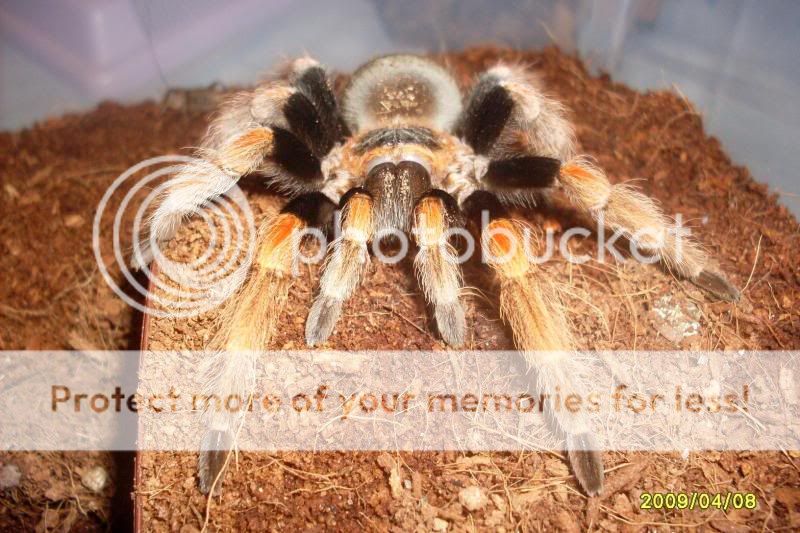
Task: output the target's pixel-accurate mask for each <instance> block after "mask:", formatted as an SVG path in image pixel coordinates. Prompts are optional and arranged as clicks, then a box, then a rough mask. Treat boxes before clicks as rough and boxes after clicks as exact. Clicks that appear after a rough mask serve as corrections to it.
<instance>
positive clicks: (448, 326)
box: [412, 189, 467, 348]
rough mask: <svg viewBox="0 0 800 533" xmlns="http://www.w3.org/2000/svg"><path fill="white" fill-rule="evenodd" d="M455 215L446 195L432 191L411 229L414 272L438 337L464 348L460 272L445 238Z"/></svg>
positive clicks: (455, 209) (416, 212)
mask: <svg viewBox="0 0 800 533" xmlns="http://www.w3.org/2000/svg"><path fill="white" fill-rule="evenodd" d="M457 213H458V206H457V205H456V204H455V200H454V199H453V198H452V197H451V196H450V195H449V194H447V193H446V192H444V191H441V190H438V189H437V190H433V191H431V192H429V193H427V194H425V195H424V196H423V197H422V198H421V199H420V200H419V202H417V206H416V208H415V209H414V227H413V229H412V232H413V234H414V238H415V239H416V242H417V245H418V246H419V252H418V253H417V256H416V258H415V259H414V270H415V271H416V273H417V278H418V279H419V283H420V285H421V286H422V290H423V292H424V293H425V298H426V299H427V300H428V302H430V304H431V305H433V306H434V314H435V316H436V325H437V326H438V328H439V333H440V334H441V335H442V338H443V339H444V341H445V342H446V343H447V344H449V345H450V346H453V347H455V348H457V347H459V346H461V345H462V344H464V338H465V335H466V327H467V326H466V319H465V317H464V308H463V307H462V305H461V301H460V300H459V291H460V289H461V268H460V267H459V265H458V259H457V257H458V256H457V254H456V251H455V250H454V249H453V247H452V246H451V245H450V243H448V242H447V237H448V235H447V234H446V232H447V230H448V229H449V228H450V226H451V225H452V224H453V222H454V219H455V218H456V216H457Z"/></svg>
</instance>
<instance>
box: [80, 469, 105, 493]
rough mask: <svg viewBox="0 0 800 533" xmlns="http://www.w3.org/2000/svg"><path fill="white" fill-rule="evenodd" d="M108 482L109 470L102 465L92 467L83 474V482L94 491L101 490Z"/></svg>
mask: <svg viewBox="0 0 800 533" xmlns="http://www.w3.org/2000/svg"><path fill="white" fill-rule="evenodd" d="M107 483H108V472H106V469H105V468H103V467H102V466H95V467H94V468H90V469H89V470H87V471H86V472H84V474H83V475H82V476H81V484H83V486H84V487H86V488H87V489H89V490H90V491H92V492H100V491H102V490H103V489H104V488H105V487H106V484H107Z"/></svg>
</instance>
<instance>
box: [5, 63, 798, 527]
mask: <svg viewBox="0 0 800 533" xmlns="http://www.w3.org/2000/svg"><path fill="white" fill-rule="evenodd" d="M445 59H446V60H447V61H448V63H450V65H451V66H452V67H453V69H454V70H455V72H457V73H458V75H459V77H460V79H461V81H462V82H464V83H467V82H468V80H469V79H471V77H472V76H473V75H474V73H475V72H477V71H479V70H481V69H482V68H484V67H486V66H489V65H490V64H492V63H493V62H495V61H497V60H498V59H505V60H512V61H523V62H525V63H529V64H531V65H532V66H534V67H535V68H536V69H538V70H539V71H540V72H541V73H542V75H543V79H544V81H545V83H546V86H547V88H548V90H549V91H550V92H551V93H552V94H553V95H555V96H556V97H558V98H559V99H561V100H562V101H564V103H565V104H567V106H568V107H569V108H570V109H571V111H572V114H573V119H574V121H575V123H576V125H577V131H578V137H579V141H580V144H581V147H582V151H584V152H586V153H588V154H590V155H592V156H594V157H596V158H597V160H598V163H599V164H600V165H601V166H602V167H603V168H605V169H606V170H607V171H608V173H609V175H610V176H611V178H612V180H614V181H626V180H631V179H637V180H640V181H638V182H637V183H638V185H639V186H640V187H641V188H642V189H643V190H644V191H645V192H646V193H648V194H651V195H652V196H654V197H655V198H657V199H658V200H660V201H661V202H662V204H663V205H664V207H665V210H666V211H667V212H668V213H682V214H683V216H684V219H686V220H691V221H693V222H694V225H695V227H694V230H695V234H696V235H697V236H698V237H699V238H700V239H701V240H702V242H703V243H704V244H705V245H706V246H707V247H708V249H709V250H710V251H712V252H713V255H714V257H715V258H716V259H717V260H718V261H719V264H720V266H721V268H722V270H724V271H725V272H726V273H728V274H729V276H730V279H731V281H732V282H733V283H734V284H735V285H737V286H738V287H740V288H745V290H744V295H743V299H742V301H741V302H740V303H739V304H738V305H732V304H727V303H721V302H710V301H708V300H707V299H705V298H704V296H703V295H702V294H701V293H700V292H699V291H698V290H697V289H695V288H694V287H692V286H691V285H688V284H686V283H681V282H678V281H676V280H674V279H672V278H671V277H670V276H668V275H666V274H664V273H662V272H661V271H659V270H657V269H655V268H652V267H651V268H647V267H642V266H639V265H633V264H627V263H626V264H622V265H601V264H599V263H588V264H586V265H583V266H573V267H572V268H568V265H566V264H564V263H561V262H556V263H554V264H552V265H548V266H547V271H548V274H550V275H553V276H555V277H557V278H559V279H561V280H562V281H565V282H568V283H569V284H570V287H571V291H570V294H569V295H568V302H567V303H568V308H569V309H570V311H571V319H572V321H573V323H574V326H575V330H576V332H577V337H578V340H579V344H580V347H581V348H587V349H633V348H636V349H674V348H675V347H676V345H675V344H674V343H673V342H672V341H670V340H668V339H667V338H665V337H664V336H663V335H660V334H659V332H658V331H659V325H658V324H657V319H656V317H655V316H654V315H653V313H652V311H651V310H652V308H653V302H654V301H656V300H657V299H659V298H660V297H662V296H664V295H668V294H671V295H673V297H674V298H675V299H676V300H677V301H678V302H680V303H688V302H695V303H696V304H697V305H698V306H699V309H700V311H701V324H702V327H701V330H700V334H699V335H695V336H692V337H687V338H686V339H685V340H684V341H683V342H682V343H681V344H680V347H681V348H683V349H736V348H745V349H797V348H798V346H800V317H798V312H797V311H798V306H800V303H799V302H800V272H799V271H798V267H797V264H798V259H799V258H800V243H799V242H798V235H799V234H800V232H799V231H798V230H800V227H798V223H797V221H796V220H795V219H794V218H793V217H792V216H791V215H790V214H789V213H788V212H787V210H786V209H785V208H783V207H781V206H779V205H778V204H777V203H776V198H775V197H774V195H771V194H769V193H768V192H767V190H766V187H764V186H763V185H759V184H757V183H755V182H754V181H753V179H752V177H751V176H750V175H749V172H748V171H747V169H745V168H743V167H738V166H735V165H733V164H732V163H731V161H730V160H729V158H728V157H727V156H726V155H725V153H724V152H723V151H722V149H721V147H720V145H719V142H718V141H717V140H716V139H713V138H710V137H708V136H707V135H706V134H705V133H704V132H703V128H702V121H701V118H700V117H699V116H698V115H697V113H696V112H695V111H694V110H693V109H692V107H691V105H690V104H689V103H688V102H686V101H685V99H684V98H683V97H682V96H681V95H680V94H677V93H674V92H651V93H646V94H643V93H638V92H636V91H633V90H631V89H629V88H627V87H625V86H623V85H620V84H615V83H613V82H611V80H609V79H608V78H607V77H603V76H601V77H592V76H590V75H589V74H587V72H586V70H585V68H584V66H583V65H582V64H581V62H580V61H579V60H577V59H576V58H573V57H570V56H565V55H563V54H561V53H559V52H558V51H557V50H555V49H548V50H545V51H543V52H515V51H510V50H497V49H492V48H476V49H472V50H469V51H467V52H464V53H461V54H453V55H449V56H447V57H446V58H445ZM205 123H206V121H205V118H204V116H203V114H201V113H193V112H186V111H183V112H181V111H176V110H165V109H162V108H161V107H159V106H157V105H154V104H142V105H139V106H132V107H120V106H116V105H112V104H108V105H104V106H101V107H100V108H99V109H98V110H96V111H94V112H92V113H89V114H87V115H83V116H71V117H66V118H63V119H59V120H55V121H51V122H48V123H46V124H43V125H41V126H38V127H36V128H33V129H32V130H27V131H24V132H21V133H17V134H4V135H2V136H0V147H1V148H0V153H2V154H4V155H3V157H2V160H0V172H2V174H1V175H2V176H3V184H4V191H0V203H2V205H3V212H4V213H13V215H14V216H7V217H5V218H4V219H3V220H2V221H0V224H2V225H3V227H2V228H1V229H2V231H0V244H2V252H3V253H2V254H0V265H2V272H4V273H10V274H11V275H10V276H9V277H8V280H7V281H6V282H5V283H4V284H3V285H2V286H0V294H2V295H3V296H2V307H0V346H2V347H3V348H5V349H11V348H28V349H31V348H62V347H76V348H85V347H88V346H93V347H113V348H123V347H129V346H131V345H132V344H131V341H130V340H129V339H131V338H133V337H135V335H136V332H137V330H138V325H137V322H136V319H135V317H134V315H133V313H132V311H131V310H130V309H129V308H127V307H126V306H124V305H119V302H118V300H117V299H116V298H115V297H114V295H113V294H112V293H111V292H110V290H108V289H107V288H106V287H105V285H104V284H103V281H102V279H100V277H99V276H98V275H97V273H96V269H95V267H94V260H93V257H92V253H91V238H90V235H91V219H92V217H93V210H94V207H95V206H96V205H97V202H98V200H99V199H100V197H101V195H102V193H103V192H104V190H105V188H106V187H107V186H108V185H109V183H110V182H111V180H113V178H114V177H116V175H117V174H118V173H119V172H121V171H122V170H124V169H126V168H128V167H129V166H130V165H132V164H134V163H137V162H138V161H140V160H142V159H144V158H146V157H151V156H155V155H162V154H164V153H174V152H176V151H178V150H179V149H180V148H182V147H185V146H189V145H194V144H197V140H198V139H199V137H200V135H201V134H202V132H203V129H204V125H205ZM9 185H10V187H8V186H9ZM250 194H251V196H252V197H253V203H254V204H255V205H256V206H257V207H259V208H258V209H257V210H256V212H257V213H259V214H260V216H265V215H266V214H267V213H269V212H270V210H271V209H272V208H273V207H274V205H275V202H274V201H273V200H269V199H267V196H268V194H267V193H266V192H262V191H258V190H252V188H251V190H250ZM529 216H531V217H532V218H533V220H535V221H536V222H543V221H545V220H546V221H548V222H551V223H552V221H553V220H557V221H559V223H560V224H561V225H562V226H563V227H569V225H570V224H572V223H575V222H577V219H576V218H575V216H574V215H573V214H571V213H570V212H569V211H568V210H565V209H561V208H556V209H551V210H549V211H548V212H546V213H540V214H531V215H529ZM702 221H705V222H704V223H701V222H702ZM191 230H192V227H191V226H190V227H188V228H186V229H184V230H183V231H182V232H181V236H180V237H179V238H178V239H176V241H175V242H174V243H173V244H172V245H171V248H172V250H173V252H175V253H180V252H181V250H184V251H186V250H190V249H191V248H190V247H189V246H188V244H187V243H188V241H189V239H188V237H189V236H190V235H191ZM585 246H586V248H587V250H589V251H590V250H591V246H589V244H588V243H586V245H585ZM315 276H316V273H315V272H312V276H311V278H310V279H309V280H308V281H302V282H301V281H298V282H296V283H295V284H294V285H293V287H292V291H291V297H290V303H289V308H288V313H287V321H286V327H285V328H284V329H282V331H281V333H280V335H279V338H278V339H277V340H276V343H275V346H274V348H282V349H299V348H302V347H303V336H302V327H303V322H304V320H305V316H306V313H307V309H308V304H309V301H310V296H311V291H312V287H313V283H314V281H315ZM467 281H468V283H469V284H470V285H472V286H474V287H476V288H479V289H480V292H478V291H473V295H472V296H471V297H470V298H469V316H468V320H469V325H470V329H471V331H472V332H473V333H472V338H471V340H470V346H469V347H470V348H476V349H493V348H510V347H511V344H510V341H509V335H508V332H507V330H506V329H505V328H504V327H503V326H502V324H501V323H500V321H499V318H498V313H497V309H496V306H495V303H494V302H495V301H496V292H495V290H494V289H493V287H492V285H491V283H490V282H489V281H488V279H487V278H486V276H484V275H482V274H481V273H480V272H479V271H478V270H477V269H470V270H469V271H468V272H467ZM211 318H213V317H211V316H201V317H198V318H197V319H193V322H192V323H191V326H192V327H190V328H186V327H181V324H182V323H181V322H180V321H168V320H153V321H152V322H151V336H150V347H151V348H153V349H159V348H186V347H191V348H201V347H203V344H204V342H205V340H206V339H207V336H208V335H209V334H210V332H211V331H210V329H209V327H208V326H209V324H210V320H211ZM176 326H177V327H176ZM328 346H330V347H335V348H338V349H399V348H412V349H413V348H418V349H443V348H444V345H443V344H442V343H441V342H440V341H439V340H438V339H437V337H436V336H435V334H434V333H432V328H431V324H430V321H429V319H428V315H427V313H426V309H425V305H424V301H423V298H422V295H421V294H420V292H419V289H418V288H417V286H416V283H415V282H414V280H413V277H412V276H411V273H410V267H409V265H407V264H401V265H398V266H396V267H386V266H384V265H379V264H377V263H376V264H375V265H374V266H373V267H372V268H371V270H370V272H369V274H368V275H367V278H366V280H365V282H364V285H363V287H362V288H361V289H360V290H359V291H358V292H357V293H356V296H355V297H354V298H353V300H352V301H351V302H350V303H349V304H348V306H347V308H346V309H345V313H344V316H343V317H342V320H341V321H340V323H339V324H338V327H337V329H336V332H335V334H334V335H333V336H332V337H331V339H330V341H329V343H328ZM21 457H23V456H22V455H13V454H4V455H2V456H0V462H2V463H7V462H14V461H17V462H19V463H22V461H21V460H20V458H21ZM196 458H197V456H196V454H193V453H179V454H175V453H163V452H159V453H146V454H143V456H142V462H141V471H140V474H141V479H140V485H139V486H138V487H137V494H138V496H139V503H140V504H141V516H142V525H143V526H144V529H148V530H183V531H194V530H196V529H200V528H201V527H202V524H203V521H204V518H205V516H204V515H205V510H206V503H207V502H206V499H205V498H204V497H203V496H202V495H201V494H200V493H199V491H198V490H197V488H196V478H195V475H194V473H195V468H196ZM49 459H50V458H48V457H46V456H42V461H41V463H40V464H39V465H38V467H37V466H31V469H32V470H33V472H32V473H31V474H30V475H28V474H26V470H25V468H23V467H22V466H21V467H20V470H22V471H23V472H22V473H23V478H22V482H21V485H20V486H19V487H17V488H16V489H12V490H11V491H7V492H3V493H0V526H9V527H10V526H13V525H24V526H27V527H32V526H35V525H36V524H39V523H41V520H42V519H43V517H44V515H45V513H50V519H52V520H57V521H59V522H62V523H63V522H64V521H67V520H70V514H69V513H71V511H70V509H71V508H73V507H78V506H77V502H83V501H84V499H83V498H85V497H89V496H90V494H88V493H87V492H86V490H85V489H84V488H82V487H81V486H80V482H79V479H80V476H79V475H77V474H74V473H73V472H72V471H73V470H75V468H70V471H69V472H68V473H67V474H63V473H62V474H58V473H55V472H54V475H62V476H64V475H66V476H67V478H66V479H67V480H68V481H67V484H66V485H65V486H69V487H73V486H74V487H73V488H72V491H71V492H69V491H68V492H67V493H66V494H64V495H59V496H58V498H57V499H55V500H54V499H52V496H53V493H50V495H48V493H47V491H46V489H47V487H48V483H49V484H52V483H54V482H55V481H54V480H52V479H43V478H44V476H38V477H37V476H36V475H34V474H35V471H36V469H37V468H40V469H47V468H50V467H51V464H52V461H49ZM798 460H800V459H798V455H797V454H795V453H792V452H787V453H753V452H746V453H718V452H707V453H697V454H691V455H690V456H689V458H688V459H686V460H684V459H682V458H681V457H680V456H679V455H678V454H666V455H665V454H642V453H608V454H605V464H606V468H607V469H608V470H609V472H608V483H607V486H606V490H605V491H604V493H603V495H602V496H601V497H599V498H595V499H592V500H587V499H586V498H585V497H584V496H583V495H582V493H581V492H580V491H579V490H578V489H577V486H576V484H575V481H574V479H573V478H572V477H571V475H570V472H569V470H568V468H567V465H566V463H564V461H563V460H562V459H561V458H560V457H559V456H558V455H557V454H535V453H523V454H520V453H493V454H478V455H471V456H464V455H463V454H457V453H402V454H390V455H386V454H381V453H319V454H312V453H280V454H273V455H267V454H258V453H243V454H241V456H240V460H239V464H238V468H235V469H233V471H231V472H230V473H229V476H228V479H227V480H226V483H225V491H224V493H223V496H222V499H221V501H213V502H212V503H211V506H210V522H209V523H210V526H211V527H212V528H215V529H216V528H220V529H225V530H238V529H245V528H251V529H252V528H265V529H282V530H289V531H293V530H299V529H304V528H316V529H342V530H352V529H356V528H359V529H377V530H386V529H394V530H398V531H401V530H403V531H404V530H414V529H418V530H430V529H431V528H432V527H433V526H434V525H439V526H441V525H442V524H443V522H442V521H445V522H447V524H448V526H449V530H472V529H477V530H487V529H488V530H502V529H503V528H504V529H505V530H507V531H508V530H512V529H517V528H520V529H526V530H528V529H545V528H547V529H551V528H559V529H564V530H580V529H584V528H586V527H589V526H595V527H601V528H603V529H609V530H616V529H624V530H642V529H645V528H659V527H663V528H664V529H672V528H673V527H670V525H669V524H672V525H673V526H674V525H677V524H681V525H684V526H688V525H695V526H696V527H698V528H704V529H708V528H713V529H715V530H719V531H740V530H741V531H744V530H746V529H748V528H766V529H784V528H791V527H792V526H796V525H797V524H798V523H799V521H800V517H798V515H797V513H798V512H800V504H798V502H799V501H800V473H799V471H798ZM393 471H394V472H395V474H396V475H395V476H392V475H391V474H392V472H393ZM397 475H399V478H400V480H401V487H402V490H400V491H397V490H394V491H393V490H392V487H391V486H390V478H392V479H396V478H397ZM61 480H62V481H63V480H64V478H63V477H62V478H61ZM69 481H73V483H71V484H70V483H69ZM406 482H407V483H406ZM469 485H478V486H480V487H482V488H483V489H484V490H485V492H486V493H487V494H489V496H490V497H489V500H488V502H487V503H486V505H485V506H484V507H483V508H481V509H479V510H477V511H474V512H468V511H466V510H465V509H464V508H463V507H462V506H461V505H460V503H459V500H458V494H459V492H460V491H461V489H462V488H464V487H466V486H469ZM406 487H408V488H406ZM667 490H670V491H686V492H691V491H701V492H712V493H718V492H723V493H724V492H730V491H737V492H754V493H755V494H756V495H757V497H758V500H759V508H758V509H757V510H755V511H728V512H727V514H726V513H723V512H722V511H675V512H654V511H642V510H640V509H639V494H640V493H641V492H642V491H650V492H653V491H667ZM94 496H95V497H97V495H94ZM109 497H110V493H109V495H105V496H104V498H100V499H99V500H98V506H99V508H100V509H101V510H100V511H98V512H92V511H86V508H85V506H83V507H81V508H80V509H79V512H78V514H77V517H78V518H77V521H78V522H75V523H80V524H81V525H87V526H91V525H92V524H94V525H97V524H99V523H102V521H103V520H105V519H107V517H108V516H109V514H110V510H111V504H110V500H109ZM54 508H57V509H58V512H57V514H55V515H53V511H52V509H54ZM73 514H74V513H73ZM50 523H52V522H50Z"/></svg>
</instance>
